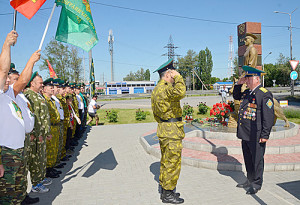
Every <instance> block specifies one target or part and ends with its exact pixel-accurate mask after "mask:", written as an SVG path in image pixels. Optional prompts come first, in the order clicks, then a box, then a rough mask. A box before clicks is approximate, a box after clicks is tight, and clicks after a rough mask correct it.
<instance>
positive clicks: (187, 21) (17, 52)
mask: <svg viewBox="0 0 300 205" xmlns="http://www.w3.org/2000/svg"><path fill="white" fill-rule="evenodd" d="M53 5H54V0H47V1H46V3H45V4H44V5H43V6H42V8H41V10H39V11H38V12H37V13H36V15H35V16H34V17H33V18H32V19H31V20H28V19H26V18H25V17H24V16H22V15H21V14H18V17H17V29H16V30H17V32H18V34H19V38H18V42H17V44H16V45H15V46H14V47H13V48H12V62H14V63H15V64H16V67H17V70H18V71H21V70H22V69H23V68H24V67H25V65H26V62H27V60H28V59H29V58H30V56H31V54H32V53H33V52H34V51H35V50H37V49H38V47H39V44H40V41H41V39H42V36H43V32H44V29H45V26H46V23H47V21H48V17H49V15H50V13H51V9H52V7H53ZM90 5H91V10H92V16H93V20H94V24H95V27H96V31H97V35H98V38H99V42H98V44H97V45H96V46H95V47H94V48H93V49H92V53H93V59H94V65H95V77H96V80H99V81H100V83H102V82H103V79H104V81H105V82H106V81H111V72H110V54H109V45H108V34H109V30H110V29H112V31H113V35H114V40H115V41H114V45H113V46H114V79H115V81H121V80H122V79H123V77H125V76H126V75H127V74H129V73H130V71H132V72H136V71H137V70H139V69H140V68H144V69H149V70H150V72H151V80H155V81H157V80H158V74H157V73H152V72H153V71H154V70H156V69H157V68H158V67H159V66H160V65H161V64H163V63H165V62H166V61H167V60H168V58H167V56H162V54H165V53H167V49H166V48H164V47H165V46H166V45H167V44H168V41H169V37H170V35H171V36H172V39H173V43H174V45H175V46H176V47H178V48H177V49H176V50H175V53H176V54H179V55H181V56H185V55H186V53H187V51H188V50H189V49H192V50H194V51H195V52H197V53H199V51H200V50H204V49H205V48H206V47H208V49H209V50H210V51H211V52H212V58H213V70H212V76H214V77H218V78H220V79H223V78H225V77H229V69H228V59H229V36H233V48H234V55H236V52H237V50H238V46H237V40H238V38H237V25H239V24H241V23H244V22H260V23H261V24H262V58H263V59H264V58H265V60H264V63H265V64H266V63H275V62H276V61H277V59H278V57H279V54H280V53H282V54H283V55H284V56H287V57H289V56H290V31H289V30H288V27H289V15H287V14H278V13H274V11H281V12H286V13H290V12H292V11H293V10H294V9H296V8H298V9H297V10H296V11H295V12H294V13H293V14H292V26H293V29H292V33H293V43H292V45H293V57H295V58H296V59H298V60H299V59H300V1H299V0H285V1H283V0H264V1H261V0H260V1H259V0H252V1H233V0H227V1H222V0H209V1H202V0H201V1H199V0H185V1H179V0H172V1H171V0H163V1H161V0H152V1H140V0H127V1H124V0H93V1H90ZM60 10H61V8H60V7H56V9H55V12H54V15H53V18H52V21H51V23H50V26H49V30H48V33H47V35H46V38H45V42H44V44H43V47H42V55H43V49H44V48H45V46H46V45H47V43H48V42H49V41H50V40H51V39H53V38H54V37H55V33H56V29H57V25H58V20H59V15H60ZM137 10H139V11H137ZM141 11H144V12H141ZM158 13H160V15H158ZM161 14H165V15H161ZM175 16H182V17H184V18H178V17H175ZM0 23H1V27H0V44H1V46H2V45H3V42H4V40H5V38H6V35H7V33H8V32H10V31H11V29H12V24H13V8H12V7H11V6H10V4H9V0H0ZM270 52H272V54H271V55H268V53H270ZM79 54H80V55H81V56H82V57H83V56H84V57H85V61H84V62H85V63H84V64H85V77H86V80H88V76H89V73H88V53H87V52H85V51H83V50H82V49H79ZM267 55H268V56H267ZM38 65H39V62H38V63H37V64H36V66H35V67H34V71H39V67H38ZM54 69H55V68H54ZM41 74H42V75H43V76H44V77H47V75H48V72H47V71H43V72H41Z"/></svg>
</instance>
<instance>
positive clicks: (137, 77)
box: [123, 68, 150, 81]
mask: <svg viewBox="0 0 300 205" xmlns="http://www.w3.org/2000/svg"><path fill="white" fill-rule="evenodd" d="M123 80H124V81H146V80H150V70H149V69H147V70H146V71H145V70H144V68H141V69H140V70H138V71H137V72H135V73H133V72H132V71H130V73H129V74H127V76H126V77H124V78H123Z"/></svg>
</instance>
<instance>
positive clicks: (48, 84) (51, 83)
mask: <svg viewBox="0 0 300 205" xmlns="http://www.w3.org/2000/svg"><path fill="white" fill-rule="evenodd" d="M53 81H54V79H53V78H48V79H46V80H45V81H44V82H43V84H44V86H53V85H54V83H53Z"/></svg>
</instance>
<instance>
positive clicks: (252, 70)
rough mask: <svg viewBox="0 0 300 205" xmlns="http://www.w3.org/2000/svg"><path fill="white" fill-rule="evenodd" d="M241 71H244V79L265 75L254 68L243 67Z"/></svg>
mask: <svg viewBox="0 0 300 205" xmlns="http://www.w3.org/2000/svg"><path fill="white" fill-rule="evenodd" d="M242 69H243V70H244V71H245V77H251V76H263V75H265V74H266V73H265V71H263V70H258V69H256V68H253V67H250V66H247V65H244V66H243V67H242Z"/></svg>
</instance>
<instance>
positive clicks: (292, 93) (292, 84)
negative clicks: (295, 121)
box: [274, 8, 297, 96]
mask: <svg viewBox="0 0 300 205" xmlns="http://www.w3.org/2000/svg"><path fill="white" fill-rule="evenodd" d="M296 10H297V8H296V9H294V11H292V12H291V13H286V12H281V11H274V13H281V14H288V15H289V16H290V27H289V29H290V54H291V60H293V46H292V14H293V13H294V12H295V11H296ZM292 71H293V68H292V66H291V72H292ZM291 95H292V96H294V80H292V79H291Z"/></svg>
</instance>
